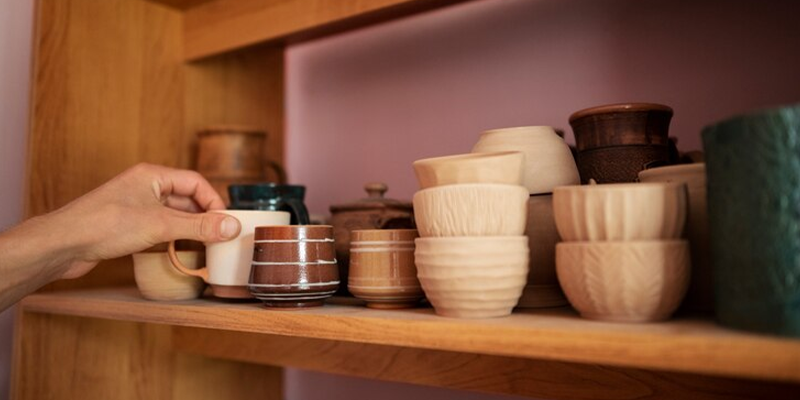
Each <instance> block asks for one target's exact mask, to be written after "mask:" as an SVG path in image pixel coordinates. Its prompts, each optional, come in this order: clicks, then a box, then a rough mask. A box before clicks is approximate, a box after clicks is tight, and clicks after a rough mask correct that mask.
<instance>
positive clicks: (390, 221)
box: [330, 183, 414, 295]
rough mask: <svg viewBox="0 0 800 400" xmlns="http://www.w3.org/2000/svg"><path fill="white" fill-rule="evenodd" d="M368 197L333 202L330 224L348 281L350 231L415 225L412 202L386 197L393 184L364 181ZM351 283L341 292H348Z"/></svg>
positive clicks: (409, 227) (340, 272)
mask: <svg viewBox="0 0 800 400" xmlns="http://www.w3.org/2000/svg"><path fill="white" fill-rule="evenodd" d="M364 190H365V191H366V192H367V197H366V198H364V199H361V200H357V201H354V202H351V203H347V204H337V205H333V206H331V208H330V210H331V218H330V224H331V225H333V229H334V236H335V239H336V259H337V260H338V261H339V276H340V277H341V279H342V282H347V277H348V267H349V265H350V232H351V231H353V230H356V229H413V228H414V213H413V209H412V206H411V203H409V202H407V201H400V200H394V199H389V198H386V197H385V194H386V192H387V191H388V190H389V187H388V186H386V184H384V183H368V184H366V185H364ZM347 293H348V292H347V285H341V286H340V289H339V294H342V295H346V294H347Z"/></svg>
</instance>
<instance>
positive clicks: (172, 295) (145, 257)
mask: <svg viewBox="0 0 800 400" xmlns="http://www.w3.org/2000/svg"><path fill="white" fill-rule="evenodd" d="M176 254H177V255H178V258H179V259H180V260H181V262H183V264H184V265H185V266H186V267H187V268H189V269H197V268H199V267H200V266H201V265H202V264H203V263H202V258H203V252H201V251H177V252H176ZM133 277H134V279H135V280H136V286H137V287H138V288H139V292H140V293H141V294H142V297H144V298H145V299H148V300H159V301H171V300H189V299H196V298H198V297H200V295H201V294H202V293H203V289H204V288H205V286H206V285H205V283H204V282H203V280H202V279H200V278H196V277H193V276H188V275H184V274H182V273H180V272H178V271H177V270H176V269H175V268H173V267H172V263H171V262H170V261H169V255H168V254H167V252H146V253H136V254H134V255H133Z"/></svg>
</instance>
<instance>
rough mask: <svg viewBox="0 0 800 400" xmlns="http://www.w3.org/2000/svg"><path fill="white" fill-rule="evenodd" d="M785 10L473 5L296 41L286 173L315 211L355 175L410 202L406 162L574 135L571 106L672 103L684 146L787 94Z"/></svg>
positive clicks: (723, 4)
mask: <svg viewBox="0 0 800 400" xmlns="http://www.w3.org/2000/svg"><path fill="white" fill-rule="evenodd" d="M679 5H680V6H679ZM798 13H800V6H799V5H798V3H797V2H796V1H793V0H783V1H777V0H775V1H768V2H765V1H758V0H750V1H731V0H709V1H695V2H676V1H673V0H652V1H636V0H605V1H594V0H569V1H564V0H503V1H499V0H495V1H489V0H477V1H473V2H468V3H465V4H462V5H457V6H453V7H449V8H445V9H442V10H440V11H436V12H432V13H428V14H424V15H421V16H416V17H412V18H408V19H405V20H401V21H396V22H392V23H388V24H383V25H379V26H376V27H371V28H367V29H362V30H359V31H355V32H351V33H346V34H342V35H338V36H334V37H330V38H326V39H322V40H317V41H313V42H309V43H305V44H301V45H297V46H293V47H292V48H291V49H290V50H289V51H288V57H287V71H288V85H287V98H288V100H287V101H288V103H287V110H288V118H287V120H288V124H287V129H288V141H287V160H288V161H287V164H288V165H287V167H288V170H289V172H290V174H291V179H292V180H293V181H294V182H298V183H304V184H306V185H308V197H309V198H308V205H309V207H310V209H311V210H312V211H313V212H315V213H327V208H328V205H329V204H332V203H340V202H343V201H348V200H352V199H355V198H360V197H363V191H362V190H361V187H362V186H363V183H364V182H366V181H373V180H381V181H385V182H387V183H388V184H389V187H390V191H389V195H390V196H391V197H395V198H405V199H409V198H410V197H411V196H412V195H413V193H414V191H415V190H416V183H415V181H414V176H413V171H412V169H411V162H412V161H413V160H415V159H418V158H423V157H427V156H434V155H444V154H454V153H459V152H466V151H469V149H470V148H471V147H472V144H473V143H474V142H475V141H476V140H477V136H478V133H479V132H481V131H482V130H484V129H488V128H496V127H508V126H517V125H553V126H557V127H562V128H567V132H568V133H567V135H568V137H571V135H572V132H571V129H569V125H568V122H567V119H568V117H569V115H570V114H571V113H572V112H573V111H576V110H578V109H581V108H584V107H588V106H593V105H600V104H604V103H612V102H622V101H651V102H661V103H665V104H668V105H671V106H672V107H673V108H674V109H675V117H674V119H673V123H672V129H671V132H672V134H673V135H675V136H678V137H679V138H680V147H681V148H682V149H696V148H699V147H700V140H699V131H700V129H701V128H702V127H703V126H704V125H706V124H708V123H710V122H712V121H714V120H717V119H720V118H723V117H725V116H728V115H730V114H732V113H736V112H740V111H743V110H747V109H749V108H752V107H760V106H764V105H771V104H778V103H786V102H793V101H798V100H800V74H798V73H797V71H800V52H798V49H800V25H799V24H797V23H796V16H797V15H798ZM570 140H571V138H570Z"/></svg>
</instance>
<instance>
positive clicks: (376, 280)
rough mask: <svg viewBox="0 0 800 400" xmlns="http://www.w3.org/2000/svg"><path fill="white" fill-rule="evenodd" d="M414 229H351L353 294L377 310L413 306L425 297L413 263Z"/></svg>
mask: <svg viewBox="0 0 800 400" xmlns="http://www.w3.org/2000/svg"><path fill="white" fill-rule="evenodd" d="M417 237H419V235H418V234H417V231H416V230H414V229H368V230H355V231H353V232H351V235H350V238H351V241H350V276H349V278H348V283H347V286H348V288H349V289H350V293H352V294H353V296H355V297H357V298H359V299H363V300H365V301H366V302H367V307H370V308H378V309H396V308H410V307H414V306H416V305H417V304H419V302H420V300H422V299H423V298H424V297H425V294H424V293H423V292H422V286H421V285H420V283H419V280H418V279H417V267H416V265H415V264H414V249H415V244H414V239H416V238H417Z"/></svg>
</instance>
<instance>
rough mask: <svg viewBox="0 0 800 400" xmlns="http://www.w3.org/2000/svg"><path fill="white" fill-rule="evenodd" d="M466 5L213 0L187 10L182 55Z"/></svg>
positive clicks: (410, 0) (444, 0)
mask: <svg viewBox="0 0 800 400" xmlns="http://www.w3.org/2000/svg"><path fill="white" fill-rule="evenodd" d="M461 1H464V0H215V1H213V2H209V3H205V4H202V5H200V6H197V7H193V8H191V9H189V10H187V11H186V17H185V25H184V40H185V52H184V55H185V57H186V59H188V60H196V59H200V58H204V57H208V56H212V55H215V54H220V53H224V52H227V51H231V50H236V49H240V48H242V47H245V46H252V45H254V44H258V43H270V42H276V41H283V40H289V41H294V40H304V39H309V38H313V37H318V36H321V35H326V34H331V33H335V32H340V31H343V30H346V29H353V28H357V27H361V26H365V25H368V24H372V23H376V22H381V21H386V20H389V19H396V18H401V17H403V16H407V15H411V14H413V13H417V12H422V11H428V10H431V9H434V8H438V7H442V6H446V5H450V4H454V3H458V2H461Z"/></svg>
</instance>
